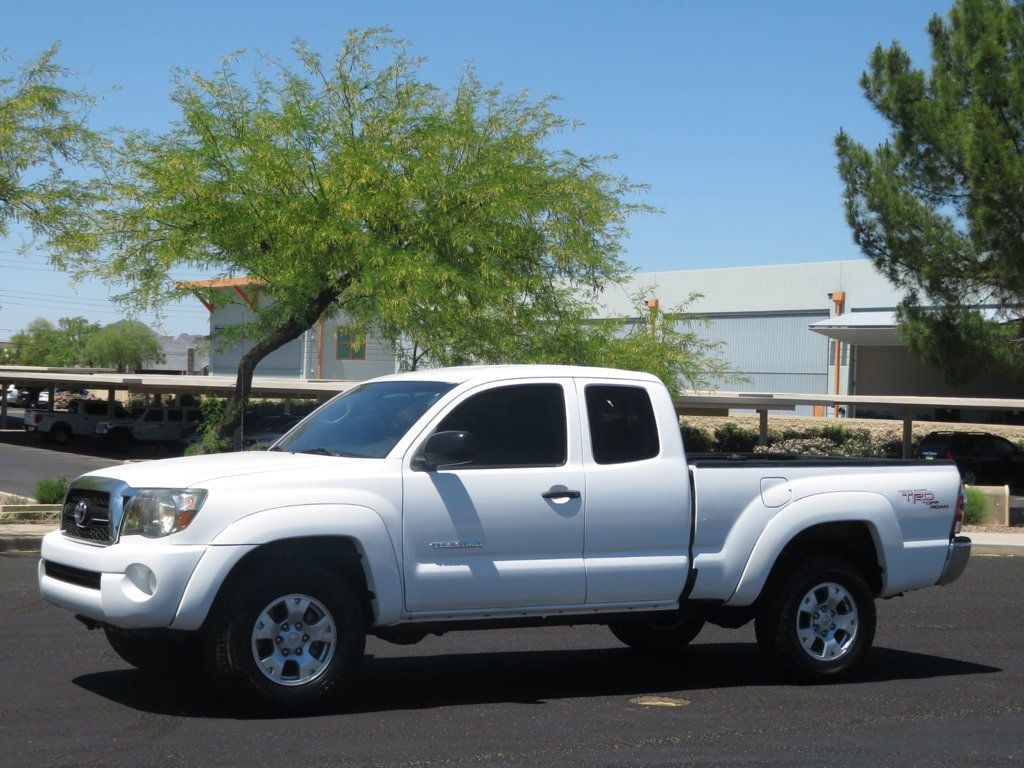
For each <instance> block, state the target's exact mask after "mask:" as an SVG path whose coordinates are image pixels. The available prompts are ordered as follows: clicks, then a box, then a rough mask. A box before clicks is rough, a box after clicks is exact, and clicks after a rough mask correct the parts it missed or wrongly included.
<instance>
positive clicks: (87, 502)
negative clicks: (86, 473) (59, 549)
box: [60, 486, 114, 544]
mask: <svg viewBox="0 0 1024 768" xmlns="http://www.w3.org/2000/svg"><path fill="white" fill-rule="evenodd" d="M60 529H61V531H62V532H63V533H64V535H65V536H69V537H71V538H74V539H83V540H85V541H94V542H97V543H100V544H110V543H111V542H112V541H113V540H114V536H113V535H111V526H110V494H109V493H108V492H106V491H98V490H93V489H91V488H76V487H74V486H72V488H71V490H69V491H68V495H67V496H66V497H65V498H64V506H63V508H62V509H61V515H60Z"/></svg>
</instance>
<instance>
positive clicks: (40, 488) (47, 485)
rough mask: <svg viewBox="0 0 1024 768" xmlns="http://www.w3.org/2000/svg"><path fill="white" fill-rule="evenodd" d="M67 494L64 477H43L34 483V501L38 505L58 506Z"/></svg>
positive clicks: (66, 481) (66, 484)
mask: <svg viewBox="0 0 1024 768" xmlns="http://www.w3.org/2000/svg"><path fill="white" fill-rule="evenodd" d="M67 492H68V479H67V478H66V477H44V478H42V479H41V480H40V481H39V482H37V483H36V501H38V502H39V503H40V504H59V503H60V502H62V501H64V496H65V495H66V494H67Z"/></svg>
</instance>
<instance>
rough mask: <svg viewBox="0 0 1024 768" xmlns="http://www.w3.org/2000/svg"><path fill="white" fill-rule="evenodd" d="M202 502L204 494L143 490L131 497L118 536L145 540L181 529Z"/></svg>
mask: <svg viewBox="0 0 1024 768" xmlns="http://www.w3.org/2000/svg"><path fill="white" fill-rule="evenodd" d="M205 500H206V491H202V490H199V491H191V490H181V489H174V488H147V489H145V490H142V491H139V492H138V493H137V494H135V495H134V496H133V497H132V499H131V501H129V502H128V506H127V508H126V509H125V511H124V524H123V526H122V528H121V533H123V534H125V535H128V534H141V535H143V536H148V537H149V538H153V539H155V538H159V537H160V536H168V535H170V534H172V533H175V532H177V531H181V530H184V529H185V528H187V527H188V524H189V523H191V522H192V519H193V518H194V517H195V516H196V514H198V512H199V509H200V508H201V507H202V506H203V502H204V501H205Z"/></svg>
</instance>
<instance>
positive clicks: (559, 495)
mask: <svg viewBox="0 0 1024 768" xmlns="http://www.w3.org/2000/svg"><path fill="white" fill-rule="evenodd" d="M581 495H582V494H580V492H579V491H566V490H562V491H548V492H547V493H542V494H541V495H540V497H541V498H542V499H578V498H579V497H580V496H581Z"/></svg>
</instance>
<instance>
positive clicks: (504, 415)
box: [437, 384, 566, 468]
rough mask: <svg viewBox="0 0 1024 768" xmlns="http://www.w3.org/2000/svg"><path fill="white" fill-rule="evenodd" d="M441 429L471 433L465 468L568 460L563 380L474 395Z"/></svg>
mask: <svg viewBox="0 0 1024 768" xmlns="http://www.w3.org/2000/svg"><path fill="white" fill-rule="evenodd" d="M437 429H438V431H439V432H444V431H446V430H464V431H466V432H470V433H472V435H473V442H474V445H475V450H476V458H475V459H474V460H473V462H472V463H471V464H468V465H466V466H467V467H478V468H482V467H547V466H552V467H554V466H561V465H562V464H565V461H566V422H565V396H564V395H563V392H562V387H561V386H560V385H559V384H518V385H514V386H509V387H498V388H496V389H489V390H487V391H486V392H481V393H480V394H478V395H473V396H472V397H470V398H469V399H468V400H466V402H464V403H462V404H461V405H459V406H458V407H456V408H455V410H454V411H452V412H451V413H450V414H448V415H447V416H445V418H444V420H443V421H442V422H441V424H439V425H438V428H437Z"/></svg>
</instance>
